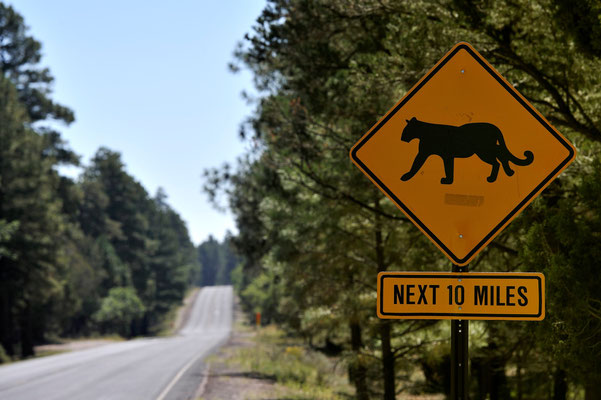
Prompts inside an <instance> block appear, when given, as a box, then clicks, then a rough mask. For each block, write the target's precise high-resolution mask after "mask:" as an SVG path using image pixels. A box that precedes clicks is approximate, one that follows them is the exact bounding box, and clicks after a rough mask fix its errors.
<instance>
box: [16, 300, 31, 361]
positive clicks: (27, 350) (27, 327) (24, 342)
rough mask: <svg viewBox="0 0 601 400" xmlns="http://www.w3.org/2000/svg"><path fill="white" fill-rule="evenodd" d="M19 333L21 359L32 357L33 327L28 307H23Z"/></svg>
mask: <svg viewBox="0 0 601 400" xmlns="http://www.w3.org/2000/svg"><path fill="white" fill-rule="evenodd" d="M19 322H20V326H19V329H20V332H21V357H23V358H26V357H31V356H33V355H34V351H33V326H32V320H31V308H30V306H29V305H26V306H25V309H24V310H23V312H22V314H21V316H20V318H19Z"/></svg>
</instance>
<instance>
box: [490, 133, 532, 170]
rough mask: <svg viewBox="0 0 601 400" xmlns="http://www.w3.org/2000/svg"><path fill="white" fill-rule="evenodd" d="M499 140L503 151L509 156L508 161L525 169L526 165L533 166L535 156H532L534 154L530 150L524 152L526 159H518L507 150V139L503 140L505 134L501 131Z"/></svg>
mask: <svg viewBox="0 0 601 400" xmlns="http://www.w3.org/2000/svg"><path fill="white" fill-rule="evenodd" d="M497 140H498V141H499V144H500V145H501V147H502V148H503V150H505V152H506V154H507V159H508V160H509V161H511V162H512V163H514V164H515V165H519V166H521V167H523V166H525V165H530V164H532V161H534V154H532V152H531V151H530V150H526V151H525V152H524V158H517V157H516V156H514V155H513V154H512V153H511V152H510V151H509V149H508V148H507V144H505V139H504V138H503V134H502V133H501V131H499V135H498V137H497Z"/></svg>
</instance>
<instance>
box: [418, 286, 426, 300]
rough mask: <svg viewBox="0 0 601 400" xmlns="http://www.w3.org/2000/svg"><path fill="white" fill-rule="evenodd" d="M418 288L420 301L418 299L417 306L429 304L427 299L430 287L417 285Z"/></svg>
mask: <svg viewBox="0 0 601 400" xmlns="http://www.w3.org/2000/svg"><path fill="white" fill-rule="evenodd" d="M417 288H418V289H419V299H417V304H428V300H427V299H426V290H427V289H428V285H417Z"/></svg>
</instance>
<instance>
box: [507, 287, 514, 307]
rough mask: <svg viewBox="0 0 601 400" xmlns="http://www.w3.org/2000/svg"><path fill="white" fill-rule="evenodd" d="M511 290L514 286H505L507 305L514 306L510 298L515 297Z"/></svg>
mask: <svg viewBox="0 0 601 400" xmlns="http://www.w3.org/2000/svg"><path fill="white" fill-rule="evenodd" d="M513 290H515V286H507V288H506V290H505V294H506V295H507V296H506V297H507V305H508V306H515V303H514V302H512V301H511V299H512V298H514V297H515V294H513V293H512V291H513Z"/></svg>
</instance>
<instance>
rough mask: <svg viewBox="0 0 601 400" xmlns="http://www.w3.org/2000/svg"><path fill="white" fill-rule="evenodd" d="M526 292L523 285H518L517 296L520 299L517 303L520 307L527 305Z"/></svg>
mask: <svg viewBox="0 0 601 400" xmlns="http://www.w3.org/2000/svg"><path fill="white" fill-rule="evenodd" d="M526 293H528V289H527V288H526V287H525V286H520V287H519V288H518V296H520V297H521V299H518V304H519V305H520V306H522V307H524V306H527V305H528V297H526Z"/></svg>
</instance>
